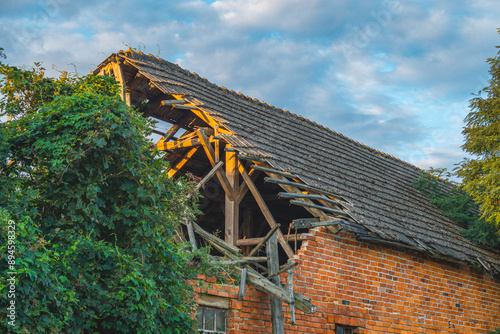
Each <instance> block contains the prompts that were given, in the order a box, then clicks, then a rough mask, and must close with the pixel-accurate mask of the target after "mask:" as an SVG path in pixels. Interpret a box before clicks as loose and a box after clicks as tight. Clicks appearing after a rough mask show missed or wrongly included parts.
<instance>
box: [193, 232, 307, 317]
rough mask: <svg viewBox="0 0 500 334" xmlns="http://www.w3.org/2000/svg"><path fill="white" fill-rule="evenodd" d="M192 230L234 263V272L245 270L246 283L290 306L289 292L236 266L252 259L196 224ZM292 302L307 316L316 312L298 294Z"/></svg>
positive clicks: (248, 270) (252, 271) (250, 269)
mask: <svg viewBox="0 0 500 334" xmlns="http://www.w3.org/2000/svg"><path fill="white" fill-rule="evenodd" d="M193 229H194V231H195V232H196V233H198V234H199V235H200V236H201V237H203V238H204V239H205V240H207V241H209V242H210V243H211V244H212V245H216V248H217V249H219V250H221V252H222V253H223V254H225V255H227V256H228V257H229V258H230V259H231V260H233V261H234V265H235V266H234V267H233V269H234V271H235V272H236V273H237V274H239V275H242V274H243V269H247V270H246V271H247V273H246V283H247V284H249V285H251V286H253V287H255V288H256V289H257V290H260V291H262V292H264V293H267V294H269V295H270V296H273V297H275V298H277V299H279V300H281V301H283V302H285V303H287V304H290V303H291V302H292V299H291V298H290V291H289V290H286V289H284V288H282V287H281V286H276V285H274V284H273V283H271V281H269V280H268V279H267V278H265V277H264V276H262V275H261V274H259V273H258V272H257V271H255V270H254V269H252V268H250V267H247V268H240V267H238V266H237V265H238V264H244V263H245V261H246V262H248V260H250V259H252V258H249V257H240V256H239V253H240V252H241V250H240V249H239V248H237V247H235V246H233V245H230V244H228V243H227V242H225V241H224V240H221V239H219V238H217V237H216V236H214V235H212V234H210V233H208V232H207V231H205V230H204V229H203V228H201V227H200V226H199V225H198V224H196V223H193ZM253 259H258V260H259V261H260V260H261V259H263V258H262V257H260V258H253ZM266 260H267V258H266ZM293 302H294V305H295V308H296V309H298V310H301V311H302V312H304V313H307V314H312V313H315V312H316V306H315V305H313V304H312V303H311V298H308V297H306V296H303V295H300V294H298V293H294V294H293Z"/></svg>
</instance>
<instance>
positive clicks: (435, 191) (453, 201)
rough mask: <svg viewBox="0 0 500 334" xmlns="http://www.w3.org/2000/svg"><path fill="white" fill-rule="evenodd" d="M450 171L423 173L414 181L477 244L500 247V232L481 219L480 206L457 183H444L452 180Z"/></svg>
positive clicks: (431, 201)
mask: <svg viewBox="0 0 500 334" xmlns="http://www.w3.org/2000/svg"><path fill="white" fill-rule="evenodd" d="M450 176H451V173H449V172H447V171H446V169H432V168H431V170H430V171H429V172H422V173H421V174H420V177H418V178H417V179H415V180H414V182H413V184H414V186H415V188H417V189H418V190H419V191H421V192H422V193H424V194H425V195H426V196H427V197H428V198H429V202H430V203H432V204H434V205H435V206H436V207H437V208H438V209H439V210H440V211H441V212H442V213H443V214H444V215H445V216H446V217H448V218H449V219H451V220H453V221H454V222H456V223H457V224H459V225H460V226H462V227H463V228H464V230H463V231H462V233H463V234H464V235H465V236H466V237H468V238H469V239H470V240H471V241H473V242H474V243H476V244H482V245H488V246H491V247H498V246H500V235H499V229H498V228H497V227H495V226H494V225H492V224H489V223H488V222H486V221H485V220H484V219H482V218H481V217H480V213H479V206H478V205H477V204H476V203H474V201H473V199H472V197H471V196H470V195H469V194H467V193H466V192H465V191H464V190H462V189H461V187H459V186H458V185H457V184H455V183H453V182H450V181H444V180H440V179H441V178H442V177H450Z"/></svg>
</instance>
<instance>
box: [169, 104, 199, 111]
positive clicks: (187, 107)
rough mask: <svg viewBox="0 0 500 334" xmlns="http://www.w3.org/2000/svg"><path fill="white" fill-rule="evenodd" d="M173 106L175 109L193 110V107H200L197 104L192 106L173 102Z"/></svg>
mask: <svg viewBox="0 0 500 334" xmlns="http://www.w3.org/2000/svg"><path fill="white" fill-rule="evenodd" d="M172 108H175V109H184V110H193V109H197V108H198V107H197V106H190V105H186V104H172Z"/></svg>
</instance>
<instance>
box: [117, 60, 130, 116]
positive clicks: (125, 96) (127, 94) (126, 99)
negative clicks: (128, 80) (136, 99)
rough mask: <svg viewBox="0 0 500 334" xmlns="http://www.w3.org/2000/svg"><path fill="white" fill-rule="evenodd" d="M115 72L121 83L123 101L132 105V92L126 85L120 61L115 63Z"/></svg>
mask: <svg viewBox="0 0 500 334" xmlns="http://www.w3.org/2000/svg"><path fill="white" fill-rule="evenodd" d="M113 73H114V75H115V79H116V81H118V83H119V84H120V95H121V98H122V101H123V102H125V103H126V104H127V105H128V106H129V107H130V105H131V103H130V92H128V91H127V86H126V85H125V80H124V77H123V72H122V68H121V66H120V64H119V63H118V62H115V63H114V66H113Z"/></svg>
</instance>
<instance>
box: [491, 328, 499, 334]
mask: <svg viewBox="0 0 500 334" xmlns="http://www.w3.org/2000/svg"><path fill="white" fill-rule="evenodd" d="M490 334H500V328H497V329H495V330H494V331H493V332H490Z"/></svg>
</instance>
